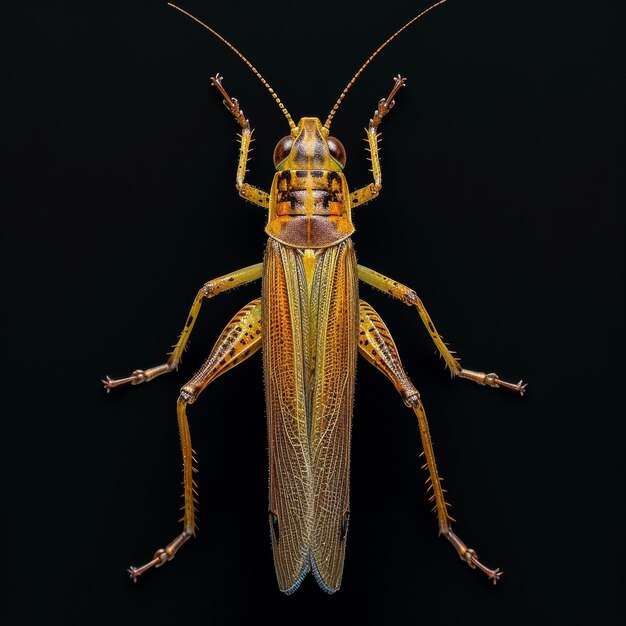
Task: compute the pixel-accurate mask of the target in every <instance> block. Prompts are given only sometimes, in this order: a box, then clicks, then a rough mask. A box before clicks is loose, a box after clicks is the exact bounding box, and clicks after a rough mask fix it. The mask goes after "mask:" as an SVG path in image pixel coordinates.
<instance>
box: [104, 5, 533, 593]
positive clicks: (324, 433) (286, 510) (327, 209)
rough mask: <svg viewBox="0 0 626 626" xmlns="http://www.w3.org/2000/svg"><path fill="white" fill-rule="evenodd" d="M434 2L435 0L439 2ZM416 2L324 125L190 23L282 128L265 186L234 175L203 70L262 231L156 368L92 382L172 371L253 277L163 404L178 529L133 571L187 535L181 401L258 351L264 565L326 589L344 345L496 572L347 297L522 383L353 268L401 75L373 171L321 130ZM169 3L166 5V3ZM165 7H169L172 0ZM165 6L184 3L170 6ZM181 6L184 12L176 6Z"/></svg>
mask: <svg viewBox="0 0 626 626" xmlns="http://www.w3.org/2000/svg"><path fill="white" fill-rule="evenodd" d="M442 1H443V0H442ZM441 3H442V2H438V3H437V4H436V5H433V7H430V8H429V9H427V10H426V11H424V12H423V13H422V14H420V15H418V16H417V17H415V18H414V19H413V20H411V21H410V22H408V23H407V24H406V25H405V26H403V27H402V28H401V29H399V30H398V31H397V32H396V33H395V34H394V35H392V36H391V37H390V38H389V39H387V41H386V42H385V43H384V44H383V45H382V46H380V47H379V48H378V50H376V52H375V53H374V55H372V57H370V59H368V61H366V63H365V64H364V65H363V66H362V67H361V69H360V70H359V71H358V72H357V74H356V76H355V78H353V79H352V81H350V83H349V84H348V87H346V89H345V90H344V91H343V93H342V94H341V96H340V98H339V100H338V101H337V104H336V105H335V106H334V107H333V109H332V111H331V113H330V114H329V116H328V119H327V120H326V122H325V123H324V124H323V125H322V123H321V121H320V120H319V119H317V118H313V117H304V118H302V119H301V120H300V121H299V122H298V124H295V123H294V122H293V120H292V119H291V116H290V115H289V113H288V111H287V109H286V108H285V107H284V105H283V104H282V102H280V100H279V99H278V97H277V95H276V93H275V92H274V91H273V90H272V89H270V88H269V85H267V83H266V81H265V80H264V79H263V78H262V77H261V75H260V74H259V73H258V72H257V70H256V69H255V68H253V67H252V65H251V64H250V63H249V62H248V61H247V59H245V57H243V55H241V53H240V52H239V51H237V50H236V49H235V48H234V47H233V46H232V45H231V44H230V43H228V42H227V41H226V40H225V39H224V38H223V37H222V36H221V35H219V34H217V33H215V31H213V30H212V29H211V28H209V27H208V26H206V25H205V24H202V22H199V20H197V19H196V18H193V16H190V17H192V19H194V20H196V21H197V22H199V23H200V24H202V26H204V27H205V28H207V29H208V30H209V31H211V32H212V33H213V34H214V35H216V36H217V37H218V38H220V39H221V40H222V41H223V42H224V43H226V45H228V46H229V47H230V48H231V49H232V50H233V51H234V52H235V53H236V54H237V55H239V56H240V57H241V58H242V60H243V61H244V62H245V63H246V64H247V65H248V66H249V67H250V68H251V69H252V71H253V72H254V73H255V74H256V75H257V77H259V78H260V79H261V81H262V82H263V84H264V85H265V86H266V87H267V88H268V89H269V90H270V93H271V94H272V96H273V97H274V99H275V100H276V101H277V103H278V105H279V107H280V108H281V110H282V112H283V114H284V115H285V117H286V119H287V121H288V123H289V126H290V134H289V135H287V136H286V137H284V138H283V139H281V140H280V141H279V142H278V144H277V146H276V149H275V151H274V164H275V166H276V174H275V175H274V180H273V182H272V185H271V189H270V191H269V193H268V192H265V191H263V190H261V189H258V188H255V187H252V186H251V185H249V184H248V183H246V182H245V180H244V179H245V174H246V171H247V170H246V163H247V161H248V153H249V147H250V143H251V141H252V130H251V127H250V124H249V122H248V120H247V119H246V117H245V116H244V114H243V111H242V110H241V108H240V107H239V103H238V102H237V100H236V99H235V98H231V97H230V96H229V95H228V93H227V92H226V90H225V89H224V87H223V86H222V78H221V77H220V76H219V75H216V76H215V77H214V78H212V84H213V85H214V86H215V87H216V88H217V89H218V90H219V91H220V93H221V94H222V96H223V97H224V104H225V105H226V107H227V108H228V109H229V111H230V112H231V113H232V114H233V116H234V117H235V119H236V120H237V122H238V124H239V126H240V127H241V147H240V154H239V164H238V167H237V175H236V186H237V189H238V191H239V194H240V195H241V196H242V197H244V198H246V199H247V200H249V201H251V202H253V203H255V204H257V205H259V206H261V207H262V208H264V209H266V210H267V211H268V220H267V227H266V232H267V234H268V235H269V240H268V243H267V247H266V252H265V257H264V260H263V262H262V263H258V264H257V265H253V266H250V267H247V268H243V269H242V270H238V271H236V272H232V273H231V274H227V275H225V276H222V277H220V278H217V279H215V280H212V281H209V282H208V283H206V284H205V285H204V286H203V287H202V288H201V289H200V291H199V292H198V295H197V296H196V299H195V301H194V303H193V305H192V308H191V311H190V314H189V316H188V319H187V323H186V325H185V327H184V329H183V332H182V333H181V336H180V339H179V340H178V343H177V344H176V346H175V347H174V351H173V352H172V353H171V355H170V358H169V359H168V361H167V362H166V363H164V364H163V365H159V366H157V367H153V368H150V369H148V370H145V371H144V370H136V371H135V372H133V374H132V375H131V376H129V377H127V378H122V379H118V380H112V379H110V378H108V377H107V378H106V380H105V381H103V382H104V384H105V387H106V388H107V390H110V389H111V388H113V387H116V386H119V385H122V384H125V383H131V384H138V383H142V382H146V381H149V380H152V379H153V378H155V377H157V376H159V375H161V374H164V373H167V372H171V371H174V370H176V369H177V367H178V364H179V363H180V360H181V356H182V353H183V351H184V348H185V345H186V343H187V340H188V338H189V335H190V333H191V331H192V328H193V325H194V323H195V320H196V318H197V316H198V313H199V310H200V307H201V304H202V302H203V301H204V300H205V299H208V298H212V297H214V296H216V295H218V294H220V293H222V292H225V291H228V290H230V289H232V288H234V287H237V286H239V285H242V284H245V283H247V282H251V281H254V280H257V279H262V287H261V297H260V298H257V299H255V300H253V301H252V302H250V303H249V304H248V305H246V306H245V307H243V308H242V309H241V310H240V311H239V312H238V313H237V314H236V315H235V317H234V318H233V319H232V320H231V321H230V322H229V324H228V325H227V326H226V328H225V329H224V331H223V332H222V335H221V336H220V337H219V339H218V340H217V342H216V344H215V347H214V348H213V351H212V352H211V354H210V355H209V358H208V359H207V360H206V362H205V363H204V365H203V366H202V368H201V369H200V370H199V371H198V372H197V373H196V375H195V376H194V377H193V378H192V379H191V380H190V381H189V382H188V383H187V384H186V385H184V386H183V387H182V389H181V393H180V396H179V399H178V403H177V414H178V421H179V428H180V433H181V445H182V453H183V485H184V498H185V506H184V517H183V524H184V526H183V531H182V533H181V534H180V535H178V536H177V537H175V538H174V539H173V540H172V541H171V542H170V543H169V544H168V545H167V546H166V547H165V548H163V549H160V550H158V551H157V552H156V554H155V556H154V557H153V559H152V560H150V561H148V562H147V563H146V564H145V565H143V566H141V567H131V568H130V570H129V572H130V574H131V577H132V578H133V579H134V580H137V577H138V576H139V575H141V574H142V573H143V572H145V571H146V570H147V569H149V568H151V567H153V566H156V567H160V566H161V565H163V564H164V563H166V562H167V561H169V560H171V559H172V558H173V557H174V555H175V554H176V552H177V551H178V549H179V548H180V547H181V546H182V545H183V544H184V543H185V542H186V541H187V540H188V539H189V538H190V537H192V536H193V535H194V534H195V530H196V523H195V516H196V506H195V504H196V503H195V496H194V493H195V487H196V485H195V482H194V479H193V472H194V469H195V468H194V461H195V459H194V458H193V450H192V447H191V436H190V431H189V426H188V422H187V414H186V408H187V406H188V405H189V404H192V403H193V402H194V401H195V400H196V399H197V397H198V395H199V394H200V393H201V392H202V391H203V390H204V389H205V388H206V386H207V385H208V384H209V383H211V382H212V381H213V380H215V378H217V377H218V376H220V375H221V374H223V373H224V372H225V371H227V370H229V369H231V368H233V367H235V366H236V365H237V364H238V363H241V362H242V361H243V360H245V359H247V358H248V357H250V356H251V355H252V354H254V353H255V352H257V351H258V350H259V349H261V348H262V351H263V369H264V378H265V391H266V407H267V419H268V438H269V474H270V497H269V499H270V502H269V522H270V529H271V536H272V547H273V554H274V564H275V567H276V574H277V578H278V584H279V587H280V589H281V590H282V591H284V592H285V593H291V592H293V591H295V590H296V589H297V587H298V586H299V585H300V583H301V582H302V580H303V578H304V577H305V575H306V574H307V573H308V572H309V571H312V573H313V575H314V576H315V578H316V580H317V582H318V583H319V585H320V586H321V587H322V588H323V589H324V590H325V591H328V592H330V593H332V592H334V591H336V590H337V589H338V588H339V586H340V583H341V577H342V572H343V563H344V556H345V546H346V536H347V532H348V521H349V515H350V506H349V470H350V432H351V425H352V406H353V399H354V388H355V372H356V359H357V353H359V354H361V356H362V357H364V359H365V360H366V361H368V362H370V363H371V364H372V365H374V366H375V367H377V368H378V369H379V370H380V371H382V372H383V373H384V374H385V375H386V376H387V377H388V378H389V379H390V380H391V382H392V383H393V385H394V386H395V387H396V389H397V390H398V392H399V393H400V395H401V397H402V399H403V401H404V403H405V404H406V405H407V406H408V407H410V408H411V409H412V410H413V412H414V413H415V415H416V417H417V420H418V424H419V430H420V436H421V440H422V445H423V448H424V452H423V455H424V460H425V463H424V469H426V470H427V471H428V476H429V477H428V480H427V483H428V485H429V486H428V490H429V492H431V494H430V500H431V501H432V502H433V505H434V509H433V510H434V511H436V513H437V519H438V525H439V531H440V534H442V535H443V536H444V537H446V538H447V539H448V540H449V541H450V542H451V543H452V545H453V546H454V548H455V549H456V550H457V552H458V554H459V556H460V557H461V559H463V560H464V561H466V562H467V563H468V564H469V565H470V566H471V567H472V568H478V569H480V570H481V571H483V572H484V573H485V574H487V576H489V578H490V579H492V580H493V582H494V583H495V582H496V581H497V580H498V578H499V577H500V574H501V572H500V571H499V570H497V569H495V570H493V569H489V568H487V567H486V566H484V565H483V564H482V563H481V562H480V561H479V560H478V558H477V556H476V553H475V551H474V550H472V549H470V548H468V547H467V546H466V545H465V544H464V543H463V542H462V541H461V539H459V537H457V535H456V534H455V533H454V532H453V531H452V528H451V522H452V521H453V520H452V518H451V517H450V515H449V514H448V509H447V506H448V505H447V502H446V501H445V498H444V492H445V490H444V489H442V487H441V479H440V477H439V474H438V472H437V467H436V463H435V457H434V452H433V448H432V443H431V440H430V435H429V430H428V423H427V420H426V414H425V411H424V407H423V405H422V403H421V401H420V396H419V393H418V391H417V389H416V388H415V387H414V386H413V384H412V383H411V381H410V380H409V378H408V376H407V375H406V373H405V371H404V369H403V367H402V363H401V361H400V357H399V355H398V351H397V348H396V346H395V344H394V342H393V339H392V337H391V334H390V333H389V331H388V329H387V327H386V326H385V324H384V322H383V321H382V320H381V318H380V317H379V315H378V314H377V313H376V311H375V310H374V309H373V308H372V307H371V306H370V305H369V304H367V303H366V302H364V301H363V300H361V299H360V298H359V289H358V283H359V280H361V281H363V282H365V283H367V284H369V285H371V286H373V287H375V288H377V289H379V290H381V291H384V292H386V293H388V294H389V295H391V296H392V297H394V298H396V299H398V300H400V301H401V302H403V303H404V304H406V305H408V306H412V307H415V309H416V310H417V312H418V314H419V316H420V318H421V320H422V322H423V323H424V325H425V326H426V328H427V330H428V332H429V334H430V336H431V338H432V340H433V341H434V343H435V345H436V347H437V349H438V350H439V352H440V354H441V356H442V357H443V358H444V360H445V362H446V365H447V367H448V368H449V370H450V373H451V374H452V376H458V377H461V378H467V379H470V380H473V381H475V382H477V383H479V384H481V385H489V386H492V387H505V388H509V389H513V390H515V391H518V392H520V393H523V392H524V389H525V385H523V384H522V383H521V381H520V382H519V383H517V384H511V383H507V382H505V381H502V380H500V379H499V378H498V376H497V375H496V374H484V373H482V372H474V371H472V370H466V369H463V368H462V367H461V365H460V364H459V362H458V360H457V359H456V358H455V357H454V355H453V353H452V352H450V350H449V349H448V347H447V346H446V344H445V343H444V342H443V341H442V339H441V336H440V335H439V334H438V332H437V330H436V329H435V326H434V324H433V322H432V320H431V319H430V317H429V315H428V313H427V312H426V309H425V308H424V305H423V304H422V302H421V300H420V299H419V298H418V297H417V295H416V293H415V291H413V290H412V289H410V288H408V287H405V286H404V285H401V284H400V283H398V282H396V281H394V280H391V279H389V278H387V277H386V276H383V275H382V274H379V273H378V272H375V271H373V270H370V269H368V268H366V267H363V266H360V265H357V262H356V257H355V253H354V248H353V245H352V241H351V239H350V236H351V235H352V233H353V232H354V226H353V224H352V217H351V215H352V209H353V208H354V207H356V206H358V205H360V204H363V203H365V202H368V201H369V200H372V199H373V198H374V197H376V196H377V195H378V193H379V192H380V189H381V187H382V178H381V171H380V163H379V154H378V138H379V132H378V127H379V125H380V123H381V121H382V119H383V118H384V117H385V115H386V114H387V113H388V112H389V111H390V109H391V108H392V106H393V104H394V100H393V98H394V96H395V95H396V93H397V92H398V90H399V89H400V88H401V87H402V86H403V85H404V83H405V80H404V79H403V78H401V77H400V76H398V77H396V78H395V79H394V87H393V89H392V90H391V93H390V94H389V96H388V97H387V98H384V99H382V100H380V101H379V103H378V106H377V109H376V111H375V114H374V117H373V118H372V119H371V120H370V123H369V126H368V128H367V130H366V133H367V135H366V140H367V143H368V147H369V151H370V156H371V161H372V174H373V182H372V183H371V184H369V185H367V186H366V187H363V188H361V189H356V190H354V191H352V192H351V191H350V190H349V187H348V182H347V181H346V178H345V176H344V174H343V168H344V166H345V162H346V155H345V150H344V148H343V146H342V144H341V142H340V141H339V140H338V139H335V138H333V137H331V136H330V133H329V128H330V124H331V122H332V118H333V116H334V114H335V112H336V110H337V108H338V106H339V104H340V103H341V101H342V100H343V98H344V96H345V94H346V93H347V91H348V89H349V88H350V87H351V85H352V84H353V83H354V80H355V79H356V78H357V77H358V76H359V74H360V73H361V72H362V71H363V69H364V68H365V66H366V65H367V64H368V63H369V62H370V61H371V59H372V58H373V56H375V55H376V54H377V53H378V52H379V51H380V50H381V49H382V48H383V47H384V46H386V45H387V44H388V43H389V42H390V41H391V40H392V39H393V38H394V37H396V36H397V35H398V34H399V33H400V32H402V31H403V30H404V29H405V28H407V27H408V26H409V25H410V24H412V23H413V22H414V21H416V20H417V19H418V18H419V17H421V15H423V14H424V13H426V12H427V11H429V10H431V9H432V8H434V6H437V5H438V4H441ZM172 6H173V5H172ZM174 8H177V9H178V7H174ZM178 10H179V11H181V12H183V13H186V12H185V11H183V10H182V9H178ZM187 15H189V14H187Z"/></svg>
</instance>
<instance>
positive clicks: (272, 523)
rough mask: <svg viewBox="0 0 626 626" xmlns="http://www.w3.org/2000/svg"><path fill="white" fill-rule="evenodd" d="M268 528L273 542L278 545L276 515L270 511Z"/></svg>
mask: <svg viewBox="0 0 626 626" xmlns="http://www.w3.org/2000/svg"><path fill="white" fill-rule="evenodd" d="M270 527H271V529H272V534H273V535H274V541H276V543H278V540H279V539H280V529H279V527H278V515H276V513H273V512H272V511H270Z"/></svg>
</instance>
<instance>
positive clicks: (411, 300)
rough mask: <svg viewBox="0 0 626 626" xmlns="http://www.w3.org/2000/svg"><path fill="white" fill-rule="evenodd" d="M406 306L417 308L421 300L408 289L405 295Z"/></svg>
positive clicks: (413, 291)
mask: <svg viewBox="0 0 626 626" xmlns="http://www.w3.org/2000/svg"><path fill="white" fill-rule="evenodd" d="M403 300H404V304H406V305H408V306H417V304H418V303H419V302H420V299H419V298H418V297H417V293H416V292H415V290H413V289H407V290H406V292H405V293H404V298H403Z"/></svg>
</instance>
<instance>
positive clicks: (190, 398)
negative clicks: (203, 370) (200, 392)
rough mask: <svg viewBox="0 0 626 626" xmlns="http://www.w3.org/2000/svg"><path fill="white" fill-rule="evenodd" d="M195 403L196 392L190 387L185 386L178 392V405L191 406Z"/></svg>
mask: <svg viewBox="0 0 626 626" xmlns="http://www.w3.org/2000/svg"><path fill="white" fill-rule="evenodd" d="M195 401H196V391H195V389H194V388H193V387H191V386H190V385H185V386H184V387H183V388H182V389H181V390H180V395H179V396H178V404H193V403H194V402H195Z"/></svg>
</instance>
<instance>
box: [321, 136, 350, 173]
mask: <svg viewBox="0 0 626 626" xmlns="http://www.w3.org/2000/svg"><path fill="white" fill-rule="evenodd" d="M326 143H327V144H328V149H329V150H330V156H331V157H333V159H335V161H337V162H338V163H339V164H340V165H341V167H345V166H346V149H345V148H344V147H343V144H342V143H341V141H339V139H337V138H336V137H327V138H326Z"/></svg>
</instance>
